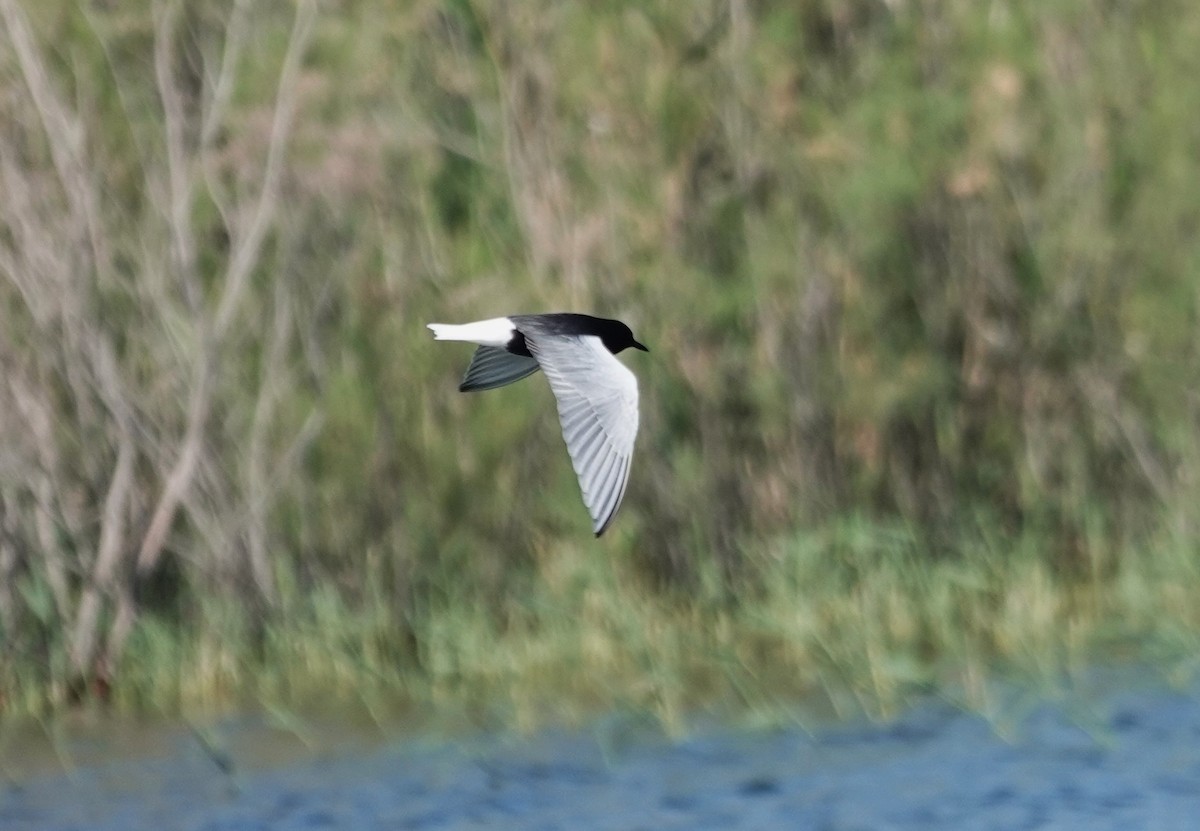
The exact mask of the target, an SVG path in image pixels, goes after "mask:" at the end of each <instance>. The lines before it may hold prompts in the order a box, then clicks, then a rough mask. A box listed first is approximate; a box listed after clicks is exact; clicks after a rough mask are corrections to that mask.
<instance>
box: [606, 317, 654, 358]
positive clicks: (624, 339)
mask: <svg viewBox="0 0 1200 831" xmlns="http://www.w3.org/2000/svg"><path fill="white" fill-rule="evenodd" d="M607 323H608V324H609V325H608V326H607V327H606V329H607V331H605V332H604V333H603V334H602V335H601V336H600V339H601V340H603V341H604V345H605V347H607V349H608V351H609V352H611V353H613V354H614V355H615V354H617V353H618V352H620V351H621V350H622V349H628V348H629V347H631V346H632V347H633V348H634V349H640V350H642V351H643V352H649V351H650V350H649V349H647V348H646V347H645V346H642V344H640V343H638V342H637V340H635V339H634V337H633V332H632V330H630V328H629V327H628V326H626V325H625V324H624V323H622V322H621V321H619V320H610V321H607Z"/></svg>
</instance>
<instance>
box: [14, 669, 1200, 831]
mask: <svg viewBox="0 0 1200 831" xmlns="http://www.w3.org/2000/svg"><path fill="white" fill-rule="evenodd" d="M614 725H615V726H614ZM242 728H243V729H244V730H250V731H252V730H253V728H252V727H251V726H247V725H242ZM229 729H233V728H229ZM468 828H470V829H478V828H513V829H546V831H549V829H564V831H600V830H601V829H621V831H631V830H632V829H647V831H659V830H660V829H791V828H796V829H825V830H826V831H834V830H835V829H843V830H844V831H849V829H955V831H962V829H1081V831H1083V829H1087V831H1093V829H1121V831H1128V829H1195V828H1200V689H1197V688H1193V689H1190V690H1188V691H1179V690H1169V689H1162V688H1155V689H1139V690H1136V691H1125V692H1109V693H1106V694H1105V696H1104V697H1103V699H1102V700H1099V701H1097V700H1091V701H1088V702H1084V703H1080V702H1078V701H1071V700H1067V699H1059V700H1057V701H1053V702H1050V701H1044V700H1043V701H1041V702H1040V703H1033V704H1028V705H1023V706H1022V708H1021V709H1020V710H1012V709H1011V708H1010V712H1009V714H1008V715H1007V716H1005V717H1004V718H1003V719H999V720H998V719H985V718H984V717H982V716H980V715H978V714H973V713H969V712H965V711H963V710H960V709H957V708H954V707H952V706H949V705H946V704H944V703H937V702H930V703H926V704H923V705H921V706H918V707H916V708H915V709H913V710H912V711H911V712H909V713H907V714H906V715H904V716H902V717H900V718H898V719H896V720H895V721H892V722H890V723H887V724H872V723H858V724H853V725H846V724H841V725H832V726H827V727H823V728H821V729H818V730H815V731H811V732H810V731H805V730H801V729H799V728H788V729H771V730H753V731H750V730H738V729H732V728H706V729H698V730H696V731H694V732H693V733H691V734H690V735H689V736H687V737H686V738H683V739H678V740H671V739H668V738H666V737H664V736H662V735H661V734H658V733H655V732H654V731H651V730H645V729H638V728H631V729H626V728H625V727H623V726H621V723H620V721H619V720H615V721H614V720H608V721H601V722H598V723H597V725H596V726H593V727H592V728H589V729H585V730H577V731H547V732H544V733H542V734H539V735H536V736H534V737H515V736H511V735H500V734H490V735H484V736H476V737H472V738H470V739H467V740H464V739H462V738H459V739H455V740H452V741H451V740H441V741H435V740H430V739H428V738H425V739H420V740H418V739H411V738H410V739H404V740H397V741H395V742H394V743H391V744H389V745H386V746H383V747H376V748H371V749H366V748H360V749H359V750H357V751H355V752H342V753H339V754H337V755H333V756H327V757H324V758H315V759H314V758H308V759H306V760H304V761H298V762H294V763H290V764H283V765H282V766H279V765H275V766H270V767H266V768H255V769H245V767H244V766H241V765H239V764H238V760H237V758H236V754H234V757H233V758H229V759H221V758H214V756H213V755H212V753H211V752H209V751H206V750H205V749H204V748H203V747H202V746H201V743H200V742H198V741H197V739H196V738H195V736H193V735H191V734H189V733H188V732H187V731H183V730H180V731H177V734H176V735H175V736H174V737H173V738H172V739H171V740H170V741H168V742H167V743H166V746H165V750H164V752H161V753H158V754H155V755H153V756H152V757H149V758H139V759H125V760H119V759H113V760H111V761H100V762H97V763H93V764H87V765H83V766H79V767H76V768H74V769H73V770H72V771H71V772H70V773H62V772H56V773H43V774H39V775H34V776H31V777H27V778H23V779H21V780H20V781H15V780H10V781H8V782H7V783H4V784H0V831H33V829H38V831H50V830H51V829H62V830H63V831H65V829H80V830H81V831H82V829H89V830H90V829H114V831H116V829H121V830H122V831H124V830H125V829H196V830H197V831H200V830H201V829H203V831H218V829H221V830H222V831H225V830H226V829H227V830H228V831H235V830H236V831H243V830H244V831H249V830H250V829H297V830H298V829H431V831H450V829H468Z"/></svg>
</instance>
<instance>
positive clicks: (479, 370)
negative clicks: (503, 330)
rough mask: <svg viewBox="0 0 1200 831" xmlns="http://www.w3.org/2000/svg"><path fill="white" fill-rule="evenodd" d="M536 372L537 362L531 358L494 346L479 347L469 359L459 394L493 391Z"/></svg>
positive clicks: (459, 386) (459, 387)
mask: <svg viewBox="0 0 1200 831" xmlns="http://www.w3.org/2000/svg"><path fill="white" fill-rule="evenodd" d="M537 370H538V362H537V361H535V360H534V359H533V358H530V357H527V356H525V355H514V354H513V353H511V352H509V351H507V350H504V349H497V348H496V347H494V346H480V347H479V348H477V349H476V350H475V354H474V355H473V356H472V357H471V365H470V366H468V367H467V374H466V375H464V376H463V379H462V383H461V384H459V385H458V389H459V391H461V392H480V391H482V390H493V389H495V388H496V387H503V386H504V385H505V384H511V383H512V382H513V381H520V380H521V379H522V378H524V377H525V376H526V375H532V374H533V373H535V372H537Z"/></svg>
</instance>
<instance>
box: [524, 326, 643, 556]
mask: <svg viewBox="0 0 1200 831" xmlns="http://www.w3.org/2000/svg"><path fill="white" fill-rule="evenodd" d="M524 334H525V339H526V345H527V346H528V347H529V351H530V352H531V353H532V354H533V357H535V358H536V359H537V362H538V364H540V365H541V367H542V371H543V372H545V373H546V378H548V379H549V381H550V389H551V390H552V391H553V392H554V398H555V400H556V401H557V403H558V418H559V421H560V422H561V423H562V432H563V438H564V439H565V440H566V442H567V452H568V453H570V454H571V463H572V465H573V466H574V467H575V475H576V476H577V477H578V478H579V487H580V490H582V491H583V503H584V504H585V505H586V506H587V509H588V512H589V513H590V514H591V516H592V530H593V531H594V532H595V534H596V536H597V537H598V536H600V535H601V534H602V533H604V529H605V528H607V527H608V524H609V523H610V522H611V521H612V518H613V516H614V515H615V514H616V512H617V508H619V507H620V506H621V499H622V497H624V496H625V486H626V484H627V483H628V481H629V464H630V461H631V460H632V458H633V443H634V439H636V438H637V429H638V389H637V378H635V377H634V374H633V373H632V372H630V371H629V370H628V369H626V368H625V365H624V364H622V363H621V362H620V361H618V360H617V359H616V357H615V356H614V355H613V354H612V353H611V352H609V351H608V350H607V349H606V348H605V347H604V343H603V342H602V341H601V340H600V338H598V337H595V336H593V335H581V336H575V337H563V336H561V335H558V336H551V337H538V334H537V332H536V331H534V332H530V331H528V330H525V331H524Z"/></svg>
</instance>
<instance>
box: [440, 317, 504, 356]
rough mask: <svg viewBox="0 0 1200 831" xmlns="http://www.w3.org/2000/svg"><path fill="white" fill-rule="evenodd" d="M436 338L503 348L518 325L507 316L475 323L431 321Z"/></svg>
mask: <svg viewBox="0 0 1200 831" xmlns="http://www.w3.org/2000/svg"><path fill="white" fill-rule="evenodd" d="M429 328H430V329H432V330H433V338H434V340H457V341H463V342H464V343H477V344H479V345H480V346H493V347H495V348H497V349H503V348H504V347H505V345H506V344H507V343H508V342H509V341H510V340H512V338H513V334H515V333H516V331H517V327H516V326H514V325H513V322H512V321H511V320H509V319H508V318H507V317H492V318H488V319H487V320H476V321H475V322H474V323H430V324H429Z"/></svg>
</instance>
